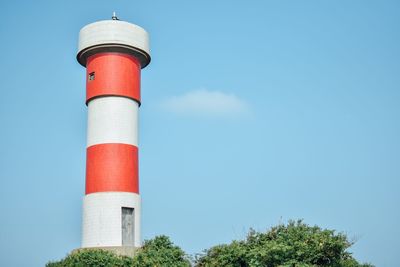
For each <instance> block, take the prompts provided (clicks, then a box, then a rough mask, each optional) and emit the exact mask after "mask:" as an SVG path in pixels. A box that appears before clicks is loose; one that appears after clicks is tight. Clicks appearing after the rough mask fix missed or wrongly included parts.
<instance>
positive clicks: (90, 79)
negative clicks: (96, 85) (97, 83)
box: [88, 71, 94, 81]
mask: <svg viewBox="0 0 400 267" xmlns="http://www.w3.org/2000/svg"><path fill="white" fill-rule="evenodd" d="M88 79H89V81H93V80H94V71H93V72H91V73H89V77H88Z"/></svg>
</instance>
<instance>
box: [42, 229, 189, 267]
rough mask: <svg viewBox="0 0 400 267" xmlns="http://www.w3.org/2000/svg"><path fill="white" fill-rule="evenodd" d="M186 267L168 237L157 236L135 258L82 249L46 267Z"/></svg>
mask: <svg viewBox="0 0 400 267" xmlns="http://www.w3.org/2000/svg"><path fill="white" fill-rule="evenodd" d="M128 266H129V267H161V266H171V267H187V266H189V267H190V266H191V265H190V262H189V260H188V259H187V258H186V255H185V253H184V252H183V251H182V249H180V248H179V247H178V246H175V245H174V244H173V243H172V242H171V241H170V240H169V238H168V237H166V236H158V237H156V238H154V239H151V240H147V241H145V242H144V245H143V247H142V248H141V249H140V250H138V252H137V254H136V255H135V257H134V258H133V259H132V258H129V257H125V256H117V255H116V254H114V253H112V252H110V251H105V250H101V249H82V250H78V251H77V252H73V253H71V254H70V255H68V256H67V257H66V258H65V259H63V260H61V261H58V262H49V263H47V264H46V267H128Z"/></svg>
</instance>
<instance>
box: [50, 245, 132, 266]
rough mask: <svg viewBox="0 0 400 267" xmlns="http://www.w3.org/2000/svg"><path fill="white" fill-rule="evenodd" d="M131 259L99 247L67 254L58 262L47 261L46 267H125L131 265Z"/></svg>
mask: <svg viewBox="0 0 400 267" xmlns="http://www.w3.org/2000/svg"><path fill="white" fill-rule="evenodd" d="M132 264H133V259H132V258H129V257H125V256H117V255H115V254H114V253H112V252H110V251H105V250H101V249H82V250H78V251H77V252H73V253H71V254H69V255H68V256H67V257H66V258H65V259H63V260H61V261H58V262H49V263H47V264H46V267H125V266H132Z"/></svg>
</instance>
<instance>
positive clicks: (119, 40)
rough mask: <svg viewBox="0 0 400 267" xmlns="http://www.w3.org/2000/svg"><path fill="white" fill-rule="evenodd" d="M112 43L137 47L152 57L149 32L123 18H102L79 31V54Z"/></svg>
mask: <svg viewBox="0 0 400 267" xmlns="http://www.w3.org/2000/svg"><path fill="white" fill-rule="evenodd" d="M110 44H114V46H118V45H122V46H123V45H125V46H129V47H134V48H137V49H139V50H141V51H143V52H144V53H145V54H147V55H145V56H146V57H148V59H150V49H149V35H148V33H147V32H146V31H145V30H144V29H143V28H141V27H139V26H137V25H135V24H132V23H129V22H126V21H121V20H102V21H97V22H94V23H91V24H88V25H86V26H85V27H83V28H82V29H81V30H80V32H79V42H78V55H79V54H80V53H81V52H82V51H84V50H88V49H91V48H93V47H99V46H104V47H106V46H107V47H109V46H110ZM78 60H80V59H79V58H78ZM148 61H149V62H150V60H148ZM149 62H147V63H146V64H145V65H147V64H148V63H149Z"/></svg>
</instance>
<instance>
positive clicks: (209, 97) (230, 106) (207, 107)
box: [162, 89, 250, 117]
mask: <svg viewBox="0 0 400 267" xmlns="http://www.w3.org/2000/svg"><path fill="white" fill-rule="evenodd" d="M162 107H163V108H164V109H165V110H167V111H170V112H173V113H177V114H182V115H196V116H207V117H211V116H214V117H216V116H218V117H239V116H244V115H248V114H249V113H250V108H249V105H248V104H247V103H246V102H245V101H244V100H242V99H240V98H239V97H237V96H236V95H234V94H231V93H223V92H220V91H209V90H205V89H200V90H194V91H189V92H187V93H185V94H183V95H179V96H172V97H169V98H167V99H165V100H164V101H163V102H162Z"/></svg>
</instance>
